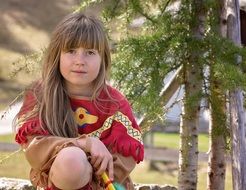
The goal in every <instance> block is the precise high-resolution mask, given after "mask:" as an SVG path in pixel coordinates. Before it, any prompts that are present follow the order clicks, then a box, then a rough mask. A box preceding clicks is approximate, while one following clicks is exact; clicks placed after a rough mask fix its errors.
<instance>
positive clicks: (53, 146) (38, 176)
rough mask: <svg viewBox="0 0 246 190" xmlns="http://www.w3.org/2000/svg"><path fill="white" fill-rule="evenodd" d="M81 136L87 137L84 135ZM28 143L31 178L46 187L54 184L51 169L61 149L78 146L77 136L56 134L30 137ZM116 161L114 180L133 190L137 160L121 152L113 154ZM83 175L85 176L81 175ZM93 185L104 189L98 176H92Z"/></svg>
mask: <svg viewBox="0 0 246 190" xmlns="http://www.w3.org/2000/svg"><path fill="white" fill-rule="evenodd" d="M79 138H86V135H82V136H80V137H79ZM28 142H29V144H28V145H24V146H23V147H24V152H25V156H26V159H27V161H28V162H29V164H30V165H31V171H30V180H31V182H32V184H33V185H34V186H35V187H41V188H46V187H50V186H51V185H52V183H51V181H50V180H49V170H50V167H51V165H52V163H53V161H54V160H55V158H56V156H57V154H58V153H59V151H60V150H61V149H63V148H65V147H69V146H76V147H78V144H77V141H76V138H64V137H56V136H36V137H28ZM112 156H113V161H114V180H115V181H116V182H118V183H120V184H122V185H124V186H125V187H126V189H129V190H132V189H134V188H133V183H132V181H131V179H130V177H129V174H130V172H131V171H132V170H133V169H134V167H135V165H136V162H135V161H134V159H133V158H132V157H124V156H122V155H121V154H118V153H114V154H112ZM81 177H83V176H81ZM91 185H92V187H93V189H95V190H101V189H104V188H103V185H102V184H101V182H100V181H99V180H98V179H97V178H94V177H93V178H92V181H91Z"/></svg>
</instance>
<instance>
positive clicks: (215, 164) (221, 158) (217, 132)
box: [207, 0, 227, 190]
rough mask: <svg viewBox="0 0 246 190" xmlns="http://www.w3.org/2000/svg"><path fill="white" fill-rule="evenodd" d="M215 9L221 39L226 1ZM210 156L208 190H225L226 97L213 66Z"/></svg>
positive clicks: (211, 76)
mask: <svg viewBox="0 0 246 190" xmlns="http://www.w3.org/2000/svg"><path fill="white" fill-rule="evenodd" d="M217 3H218V6H217V8H216V10H215V11H216V17H217V18H218V23H217V27H215V28H214V30H215V31H214V32H215V33H216V34H218V35H220V36H221V37H225V36H226V25H225V16H226V0H219V1H218V2H217ZM210 93H211V95H210V105H211V124H210V130H209V133H210V154H209V159H208V184H207V189H209V190H224V189H225V172H226V157H225V153H226V133H227V129H226V126H227V125H226V124H227V123H226V97H225V91H224V90H223V88H222V86H221V85H220V80H219V79H218V78H217V77H216V75H215V72H214V69H213V65H212V63H211V67H210Z"/></svg>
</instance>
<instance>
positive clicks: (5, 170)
mask: <svg viewBox="0 0 246 190" xmlns="http://www.w3.org/2000/svg"><path fill="white" fill-rule="evenodd" d="M10 154H11V152H0V177H10V178H22V179H28V178H29V170H30V166H29V164H28V163H27V161H26V159H25V157H24V154H23V152H19V153H16V154H14V155H12V156H10ZM9 156H10V157H9ZM7 157H9V158H7ZM6 158H7V159H6ZM2 160H4V161H3V162H1V161H2Z"/></svg>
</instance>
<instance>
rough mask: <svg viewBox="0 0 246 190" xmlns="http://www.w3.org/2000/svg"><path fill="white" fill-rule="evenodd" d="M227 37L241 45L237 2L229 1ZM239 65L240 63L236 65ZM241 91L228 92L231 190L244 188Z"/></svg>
mask: <svg viewBox="0 0 246 190" xmlns="http://www.w3.org/2000/svg"><path fill="white" fill-rule="evenodd" d="M228 5H229V8H228V9H229V11H228V13H229V14H228V27H227V36H228V38H229V39H230V40H232V41H233V42H234V43H235V44H236V45H239V46H240V45H241V38H240V37H241V33H240V18H239V17H240V16H239V15H240V8H239V2H238V0H229V1H228ZM237 64H240V63H237ZM244 113H245V111H244V107H243V94H242V90H241V89H236V90H233V91H231V92H230V124H231V132H232V133H231V135H232V136H231V138H232V178H233V189H234V190H241V189H245V188H246V140H245V132H246V126H245V124H246V121H245V115H244Z"/></svg>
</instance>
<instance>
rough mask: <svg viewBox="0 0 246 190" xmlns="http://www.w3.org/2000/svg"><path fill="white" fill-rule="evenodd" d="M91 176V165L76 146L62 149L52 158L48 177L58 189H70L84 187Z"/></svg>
mask: <svg viewBox="0 0 246 190" xmlns="http://www.w3.org/2000/svg"><path fill="white" fill-rule="evenodd" d="M91 176H92V166H91V165H90V163H89V162H88V160H87V156H86V154H85V153H84V151H83V150H81V149H80V148H78V147H67V148H64V149H62V150H61V151H60V152H59V153H58V154H57V157H56V159H55V160H54V162H53V164H52V166H51V168H50V174H49V178H50V180H51V182H52V183H53V184H54V185H55V186H56V187H57V188H59V189H63V190H71V189H80V188H81V187H84V186H85V185H86V184H87V183H88V182H89V181H90V180H91Z"/></svg>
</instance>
